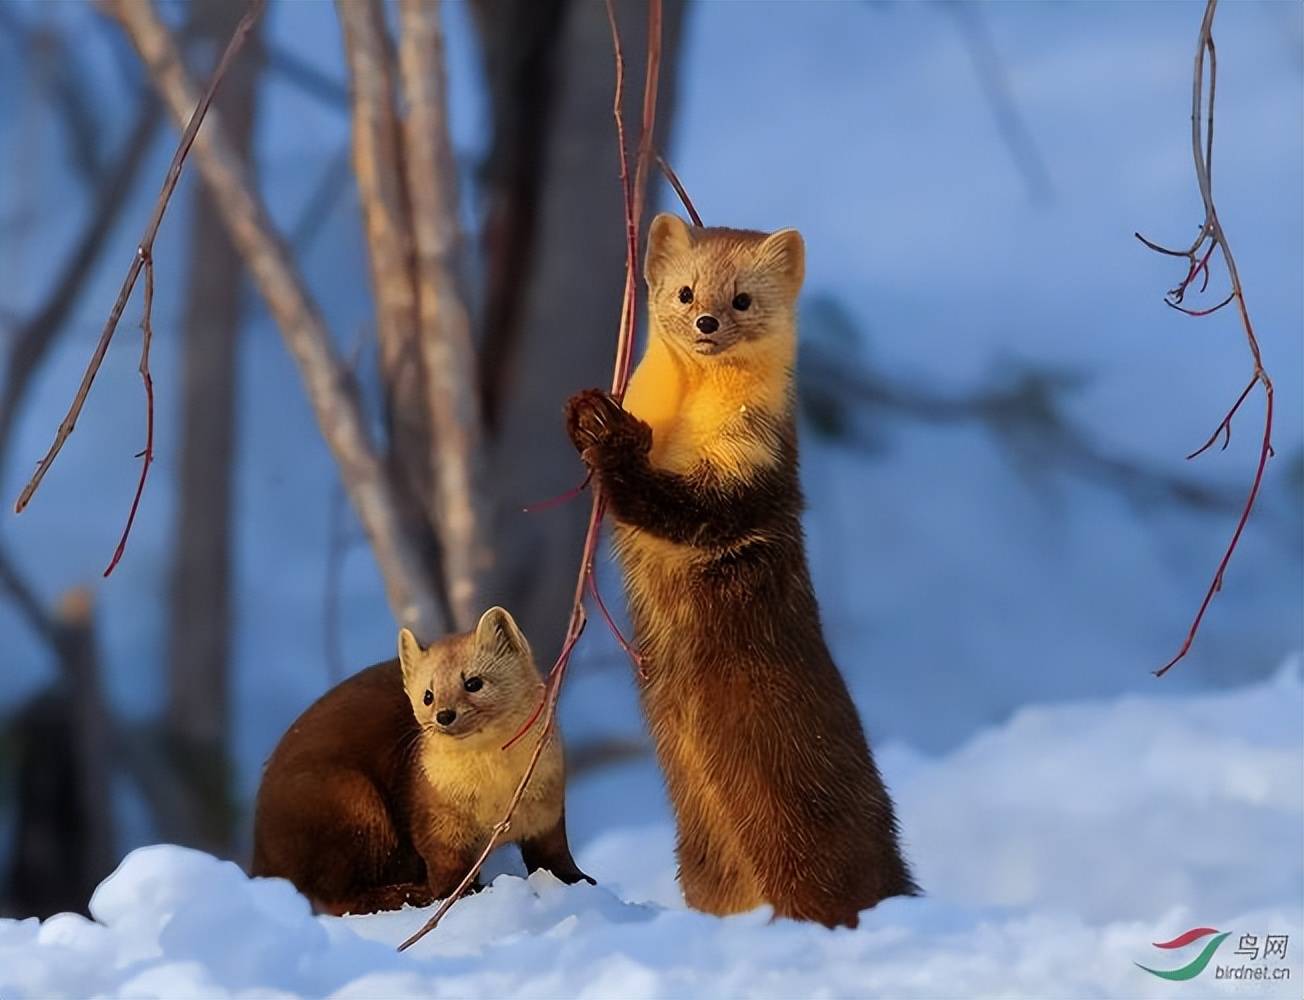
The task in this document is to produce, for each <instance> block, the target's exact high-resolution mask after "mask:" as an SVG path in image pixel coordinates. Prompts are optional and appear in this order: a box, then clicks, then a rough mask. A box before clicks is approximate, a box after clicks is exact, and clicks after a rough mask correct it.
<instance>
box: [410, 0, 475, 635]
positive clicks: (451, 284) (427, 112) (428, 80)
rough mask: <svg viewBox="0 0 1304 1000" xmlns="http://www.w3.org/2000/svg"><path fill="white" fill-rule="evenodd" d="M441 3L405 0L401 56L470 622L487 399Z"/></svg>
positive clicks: (427, 327) (460, 614) (460, 613)
mask: <svg viewBox="0 0 1304 1000" xmlns="http://www.w3.org/2000/svg"><path fill="white" fill-rule="evenodd" d="M439 17H440V5H439V4H438V3H437V2H435V3H432V2H429V0H402V2H401V3H400V5H399V19H400V23H401V26H402V32H401V35H400V39H401V40H400V43H399V44H400V48H399V58H400V67H401V69H402V78H403V95H404V98H405V103H406V105H407V127H406V129H405V132H404V136H405V138H406V140H407V142H406V154H407V155H406V163H407V170H408V177H407V179H408V191H409V193H410V196H411V207H412V230H413V233H414V235H415V237H416V250H417V261H416V264H417V266H416V277H417V290H418V301H419V305H420V312H419V317H420V331H421V332H420V345H421V353H422V358H423V360H424V362H425V364H424V368H425V375H426V402H427V405H428V406H429V408H430V424H429V426H430V428H431V430H432V432H433V433H432V436H433V438H434V441H435V447H436V449H437V455H436V456H432V457H433V458H434V459H435V462H434V497H433V499H434V512H435V520H434V524H435V527H436V528H437V531H438V536H439V545H440V551H441V553H442V556H443V576H444V584H445V590H446V592H447V594H448V601H449V605H450V607H451V609H452V615H453V621H454V623H455V626H456V628H458V629H469V628H471V627H472V626H473V625H474V624H475V621H476V616H477V614H478V612H479V610H480V608H479V602H480V595H481V589H482V587H481V581H482V577H483V575H484V573H485V571H486V570H487V568H488V562H489V552H488V549H487V547H486V546H485V544H484V541H483V537H482V529H481V525H480V514H479V511H480V510H481V509H482V508H483V504H482V495H483V494H482V490H481V469H480V462H481V452H480V424H481V417H480V400H479V397H478V395H477V392H476V353H475V345H474V343H473V342H472V333H471V315H470V310H469V309H468V308H467V296H466V292H465V289H464V288H463V287H461V281H460V277H461V275H460V273H459V260H458V258H459V253H460V249H461V239H460V233H459V227H458V219H457V183H456V182H457V170H456V165H455V164H454V162H453V150H452V142H451V140H450V139H449V136H448V123H447V120H446V117H445V115H446V110H445V109H446V107H447V102H448V95H447V86H446V83H445V79H444V42H443V35H442V32H441V30H440V25H439Z"/></svg>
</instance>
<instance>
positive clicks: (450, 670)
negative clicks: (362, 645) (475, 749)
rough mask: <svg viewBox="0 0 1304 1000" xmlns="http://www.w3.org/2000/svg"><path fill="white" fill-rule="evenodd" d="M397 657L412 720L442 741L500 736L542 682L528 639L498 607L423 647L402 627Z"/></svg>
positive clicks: (518, 718) (516, 722)
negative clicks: (470, 625)
mask: <svg viewBox="0 0 1304 1000" xmlns="http://www.w3.org/2000/svg"><path fill="white" fill-rule="evenodd" d="M398 657H399V664H400V666H401V667H402V670H403V687H404V689H405V690H406V692H407V696H408V700H409V701H410V702H411V703H412V712H413V714H414V715H415V716H416V720H417V722H418V723H419V724H420V725H421V727H422V729H423V730H424V731H425V733H426V735H427V736H428V737H433V738H435V739H437V740H439V741H441V742H442V741H444V740H459V741H461V740H467V741H469V742H472V743H475V742H480V741H483V740H499V739H500V738H501V737H502V734H503V732H504V731H506V730H508V729H510V730H511V731H513V732H514V731H515V729H516V727H517V726H518V725H519V724H520V722H521V719H522V718H523V717H524V716H525V715H526V714H528V713H529V712H530V711H531V710H532V709H533V706H534V705H535V703H536V702H537V701H538V699H539V692H540V688H541V686H542V684H543V681H542V680H541V678H540V677H539V671H538V669H537V668H536V667H535V665H534V658H533V656H532V655H531V653H530V645H529V643H528V642H526V640H525V636H524V635H522V634H521V630H520V629H519V628H518V627H517V625H516V622H515V621H514V620H513V619H512V616H511V615H510V614H508V613H507V612H506V611H504V610H503V609H502V608H490V609H489V610H488V611H486V612H485V613H484V615H482V616H481V618H480V624H479V625H477V626H476V629H475V631H474V632H467V633H465V634H463V635H459V636H454V637H451V638H448V639H443V640H440V641H439V642H436V643H433V644H431V645H430V646H428V647H426V648H424V649H423V648H422V647H421V645H420V644H419V643H418V642H417V640H416V637H415V636H414V635H413V634H412V633H411V632H410V631H408V630H407V629H401V630H400V631H399V634H398ZM427 701H428V702H429V704H427ZM450 712H451V713H452V715H451V717H450V716H449V714H448V713H450ZM508 735H511V733H510V732H509V733H508Z"/></svg>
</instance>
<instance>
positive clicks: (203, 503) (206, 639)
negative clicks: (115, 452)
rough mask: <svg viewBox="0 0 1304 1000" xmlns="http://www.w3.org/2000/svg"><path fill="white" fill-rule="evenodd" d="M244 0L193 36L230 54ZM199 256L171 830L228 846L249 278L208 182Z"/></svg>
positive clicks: (256, 61)
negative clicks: (238, 452)
mask: <svg viewBox="0 0 1304 1000" xmlns="http://www.w3.org/2000/svg"><path fill="white" fill-rule="evenodd" d="M242 13H243V7H242V5H240V4H230V3H227V2H225V0H202V2H200V3H198V4H196V5H195V6H194V7H193V8H192V16H193V18H194V29H195V34H196V36H197V37H198V38H201V39H203V40H205V41H208V42H211V43H212V46H213V51H214V52H215V53H217V52H220V51H221V50H222V47H223V46H224V45H225V44H226V41H227V39H228V38H229V37H230V35H231V32H232V30H233V29H234V28H235V24H236V22H237V21H238V20H239V18H240V15H241V14H242ZM257 31H258V28H257V27H255V29H254V34H251V36H250V38H249V42H248V47H247V48H246V50H245V52H244V53H242V55H241V57H240V58H239V59H238V60H237V62H236V63H235V64H234V65H233V66H232V67H231V70H230V73H229V75H228V76H227V78H226V80H225V82H224V83H223V86H222V91H221V93H220V95H219V96H218V99H217V105H218V107H219V108H220V113H221V115H222V119H223V122H224V123H225V125H226V129H227V132H228V134H229V135H230V136H231V139H232V141H233V142H234V143H235V145H236V147H237V148H238V149H239V151H240V153H241V155H242V156H243V157H244V158H245V159H246V160H247V159H248V156H249V147H250V141H251V138H252V135H253V125H254V111H255V103H256V94H257V77H258V69H259V65H260V63H261V54H260V52H259V47H258V35H257ZM192 190H193V195H192V197H193V199H194V209H193V212H194V214H193V217H192V221H191V224H190V230H189V234H188V236H189V243H190V263H189V275H188V278H187V282H188V287H187V293H186V305H185V318H184V321H183V323H182V336H183V345H184V358H183V362H182V366H183V375H182V396H181V405H182V414H181V444H180V460H179V466H178V473H177V475H178V497H179V503H178V512H177V520H176V540H175V543H174V546H173V551H174V553H175V555H174V561H173V564H172V585H171V591H170V593H171V598H172V608H171V623H170V635H169V637H168V659H167V671H168V676H167V681H168V702H167V710H166V711H167V714H166V729H167V732H168V742H169V744H170V746H171V748H172V750H173V752H174V754H175V755H176V756H175V761H176V763H177V765H178V767H179V768H180V769H181V770H182V773H181V774H180V778H181V779H182V780H181V781H180V783H179V784H180V786H181V787H182V788H183V789H185V792H186V794H185V796H184V798H185V800H186V801H185V802H184V803H183V805H182V809H181V812H180V813H179V814H178V815H177V816H175V817H172V819H173V820H174V821H175V822H177V824H178V825H179V826H180V828H179V829H175V830H167V831H164V832H165V834H166V835H167V836H168V838H169V839H175V840H179V841H182V842H184V843H188V844H192V845H194V846H197V847H202V848H204V849H205V850H209V851H213V852H214V853H218V854H223V853H226V852H228V851H229V850H230V845H231V840H232V834H233V828H232V817H233V812H232V809H231V807H230V800H231V790H230V767H229V754H228V751H227V739H228V736H229V729H230V700H231V699H230V669H229V666H230V646H231V641H230V637H231V627H232V623H231V550H230V539H231V533H232V524H231V497H232V479H231V468H232V457H233V446H234V438H235V396H236V368H237V354H238V344H239V335H240V322H241V319H242V317H241V315H240V299H241V295H240V285H241V282H242V280H243V277H244V267H243V265H242V263H241V258H240V255H239V254H238V253H237V252H236V250H235V248H234V247H233V246H232V245H231V241H230V239H229V238H228V236H227V233H226V229H225V227H224V226H223V224H222V220H221V217H220V214H219V209H218V206H217V205H216V204H215V203H214V201H213V197H212V195H211V194H210V193H209V191H208V189H207V188H206V187H204V186H203V185H200V184H196V185H195V186H194V187H193V189H192Z"/></svg>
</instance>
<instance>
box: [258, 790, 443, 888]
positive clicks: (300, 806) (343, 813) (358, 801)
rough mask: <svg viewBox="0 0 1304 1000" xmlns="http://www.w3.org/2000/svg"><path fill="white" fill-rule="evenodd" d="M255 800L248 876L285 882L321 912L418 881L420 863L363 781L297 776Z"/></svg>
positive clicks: (375, 793)
mask: <svg viewBox="0 0 1304 1000" xmlns="http://www.w3.org/2000/svg"><path fill="white" fill-rule="evenodd" d="M267 791H274V793H275V794H272V795H266V794H264V795H263V796H261V799H262V801H260V802H259V808H258V815H257V818H256V821H255V827H256V829H255V845H256V846H255V854H254V866H253V874H254V875H264V876H276V877H280V878H285V879H289V880H290V881H291V882H293V883H294V886H295V888H297V889H298V890H299V891H300V892H301V893H303V894H304V895H305V896H307V897H308V898H309V899H311V900H313V901H314V903H316V904H317V906H318V907H319V908H321V909H323V910H325V911H327V912H336V911H338V908H339V907H340V906H346V907H347V906H348V905H349V904H350V903H354V902H357V901H361V900H362V898H363V895H364V894H365V893H367V892H369V891H372V890H375V889H378V888H380V887H384V886H393V885H400V884H403V883H409V882H412V883H415V882H419V881H421V878H422V874H423V873H422V865H421V859H420V858H418V857H417V856H416V854H415V853H414V852H413V850H412V848H411V846H409V844H408V843H407V842H406V838H400V837H399V835H398V833H397V832H396V831H395V829H394V824H393V821H392V820H391V818H390V815H389V810H388V806H387V805H386V803H385V801H384V799H383V798H382V796H381V794H380V792H379V790H378V789H377V788H376V787H375V785H374V784H372V782H371V780H370V779H369V778H367V776H366V775H364V774H361V773H359V772H354V771H338V770H335V771H331V772H329V773H322V774H318V773H315V772H311V771H309V772H304V773H301V774H297V775H291V776H285V777H282V778H281V779H280V780H279V781H278V782H277V785H276V787H275V788H274V789H271V790H269V789H264V792H267Z"/></svg>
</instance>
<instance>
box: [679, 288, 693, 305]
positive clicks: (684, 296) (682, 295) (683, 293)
mask: <svg viewBox="0 0 1304 1000" xmlns="http://www.w3.org/2000/svg"><path fill="white" fill-rule="evenodd" d="M679 301H680V302H682V303H683V304H684V305H688V303H690V302H692V301H693V290H692V289H691V288H689V287H688V286H687V285H685V286H684V287H683V288H681V289H679Z"/></svg>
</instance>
